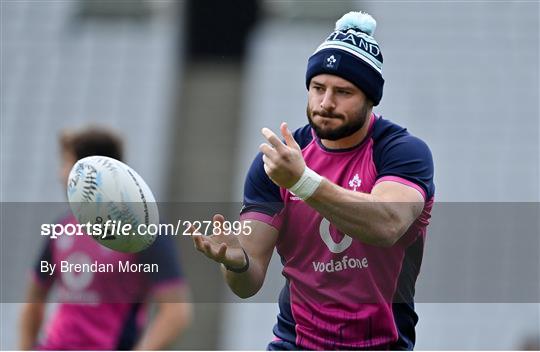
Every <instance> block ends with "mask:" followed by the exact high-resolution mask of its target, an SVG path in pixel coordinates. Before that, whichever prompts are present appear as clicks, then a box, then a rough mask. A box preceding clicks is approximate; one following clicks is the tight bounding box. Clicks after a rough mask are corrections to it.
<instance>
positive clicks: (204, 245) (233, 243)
mask: <svg viewBox="0 0 540 352" xmlns="http://www.w3.org/2000/svg"><path fill="white" fill-rule="evenodd" d="M212 220H213V224H214V225H216V224H217V225H218V226H217V228H216V229H214V231H213V234H212V235H210V236H204V235H202V234H201V233H199V232H196V230H195V228H193V226H192V227H191V229H190V233H191V238H192V239H193V244H194V246H195V248H197V250H198V251H199V252H202V253H203V254H204V255H206V256H207V257H208V258H210V259H213V260H215V261H216V262H218V263H221V264H224V265H225V266H227V267H230V268H235V269H237V268H238V269H240V268H243V267H244V266H245V265H246V264H247V263H246V258H245V256H244V251H243V250H242V245H241V244H240V241H239V240H238V237H237V235H234V234H224V231H223V223H224V222H225V218H224V217H223V215H220V214H216V215H214V217H213V219H212Z"/></svg>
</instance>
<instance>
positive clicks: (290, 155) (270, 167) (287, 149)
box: [259, 122, 306, 188]
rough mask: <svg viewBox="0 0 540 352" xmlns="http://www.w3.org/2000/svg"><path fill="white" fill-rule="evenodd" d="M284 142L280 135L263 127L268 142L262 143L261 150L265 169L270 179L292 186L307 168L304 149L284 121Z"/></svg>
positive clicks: (282, 125)
mask: <svg viewBox="0 0 540 352" xmlns="http://www.w3.org/2000/svg"><path fill="white" fill-rule="evenodd" d="M280 130H281V134H282V135H283V138H284V139H285V143H283V142H282V141H281V140H280V139H279V137H278V136H277V135H276V134H275V133H274V132H272V131H271V130H270V129H268V128H266V127H265V128H263V129H262V131H261V132H262V134H263V136H264V138H266V140H267V141H268V143H262V144H261V145H260V146H259V150H260V151H261V152H262V153H263V162H264V171H265V172H266V174H267V175H268V177H270V179H271V180H272V181H273V182H274V183H275V184H277V185H278V186H280V187H284V188H290V187H292V186H293V185H294V184H295V183H296V182H298V180H299V179H300V177H301V176H302V174H303V173H304V170H305V168H306V163H305V161H304V158H303V156H302V150H301V149H300V146H299V145H298V143H296V141H295V140H294V137H293V135H292V133H291V131H289V128H288V127H287V123H285V122H283V123H281V126H280Z"/></svg>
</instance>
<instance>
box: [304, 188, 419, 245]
mask: <svg viewBox="0 0 540 352" xmlns="http://www.w3.org/2000/svg"><path fill="white" fill-rule="evenodd" d="M306 203H307V204H308V205H309V206H311V207H312V208H314V209H315V210H317V212H318V213H319V214H321V215H322V216H323V217H325V218H326V219H328V221H330V222H331V223H332V224H333V225H334V226H336V227H337V228H338V229H339V230H340V231H341V232H343V233H346V234H347V235H348V236H350V237H352V238H356V239H358V240H360V241H362V242H364V243H367V244H371V245H375V246H391V245H393V244H394V243H395V242H396V241H397V240H398V239H399V237H401V235H403V233H404V232H405V231H406V230H407V228H408V227H409V226H410V222H408V221H403V219H404V217H403V216H400V212H403V211H407V210H406V208H407V204H405V203H401V204H400V203H398V202H389V201H386V200H385V199H384V198H383V197H379V196H377V195H374V194H367V193H361V192H354V191H350V190H347V189H344V188H342V187H339V186H337V185H335V184H334V183H332V182H330V181H328V180H326V179H324V180H323V181H322V182H321V184H320V185H319V187H318V188H317V190H316V191H315V193H314V194H313V195H312V196H311V197H310V198H309V199H307V200H306Z"/></svg>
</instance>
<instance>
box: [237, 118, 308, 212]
mask: <svg viewBox="0 0 540 352" xmlns="http://www.w3.org/2000/svg"><path fill="white" fill-rule="evenodd" d="M293 137H294V139H295V140H296V142H297V143H298V145H300V148H304V147H306V146H307V145H308V144H309V143H310V142H311V140H312V139H313V135H312V133H311V127H310V126H309V125H306V126H304V127H302V128H299V129H297V130H296V131H294V132H293ZM281 209H283V199H281V194H280V192H279V186H277V185H276V184H275V183H274V182H272V180H270V178H269V177H268V175H267V174H266V172H265V171H264V163H263V160H262V153H259V154H257V156H256V157H255V160H253V162H252V163H251V167H250V168H249V171H248V174H247V177H246V181H245V183H244V200H243V206H242V211H241V213H247V212H250V211H255V212H259V213H263V214H266V215H269V216H274V215H275V214H277V213H279V212H280V211H281Z"/></svg>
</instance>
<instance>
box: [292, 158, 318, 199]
mask: <svg viewBox="0 0 540 352" xmlns="http://www.w3.org/2000/svg"><path fill="white" fill-rule="evenodd" d="M322 180H323V178H322V176H321V175H319V174H318V173H316V172H315V171H313V170H311V169H310V168H309V167H307V166H306V168H305V169H304V173H303V174H302V176H300V179H299V180H298V182H296V183H295V184H294V185H293V186H292V187H291V188H289V191H290V192H291V193H292V194H294V195H295V196H297V197H298V198H300V199H302V200H306V199H308V198H309V197H311V196H312V195H313V193H315V191H316V190H317V188H319V185H320V184H321V182H322Z"/></svg>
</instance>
